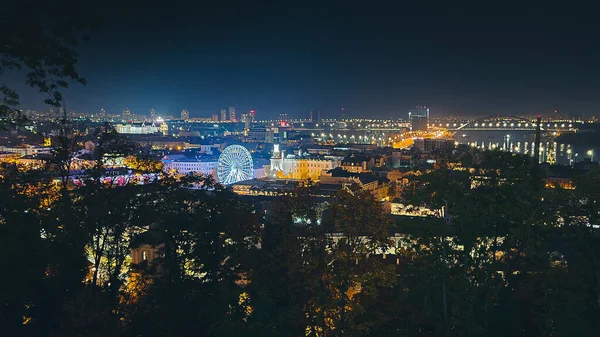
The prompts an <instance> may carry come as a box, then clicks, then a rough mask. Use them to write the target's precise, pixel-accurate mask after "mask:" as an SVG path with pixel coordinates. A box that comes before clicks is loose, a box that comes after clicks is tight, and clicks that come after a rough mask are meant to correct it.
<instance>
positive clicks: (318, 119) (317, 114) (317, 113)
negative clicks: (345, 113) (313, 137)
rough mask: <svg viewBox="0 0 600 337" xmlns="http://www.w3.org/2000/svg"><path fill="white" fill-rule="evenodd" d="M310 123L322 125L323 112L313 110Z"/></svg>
mask: <svg viewBox="0 0 600 337" xmlns="http://www.w3.org/2000/svg"><path fill="white" fill-rule="evenodd" d="M310 121H311V122H315V123H317V124H319V123H321V111H315V110H312V111H311V112H310Z"/></svg>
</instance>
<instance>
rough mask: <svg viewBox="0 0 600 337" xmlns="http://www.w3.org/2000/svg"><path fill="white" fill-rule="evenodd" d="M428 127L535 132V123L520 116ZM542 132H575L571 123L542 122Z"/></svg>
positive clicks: (496, 117)
mask: <svg viewBox="0 0 600 337" xmlns="http://www.w3.org/2000/svg"><path fill="white" fill-rule="evenodd" d="M430 126H439V127H445V128H448V130H449V131H453V132H458V131H535V128H536V122H535V121H533V120H530V119H527V118H525V117H521V116H512V115H499V116H489V117H483V118H479V119H474V120H470V121H460V122H452V123H434V124H430ZM541 129H542V131H546V132H560V133H564V132H575V131H576V128H574V126H573V124H572V123H569V122H562V121H561V122H554V121H542V122H541Z"/></svg>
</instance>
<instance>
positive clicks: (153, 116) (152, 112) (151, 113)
mask: <svg viewBox="0 0 600 337" xmlns="http://www.w3.org/2000/svg"><path fill="white" fill-rule="evenodd" d="M155 118H156V111H154V108H151V109H150V119H152V120H154V119H155Z"/></svg>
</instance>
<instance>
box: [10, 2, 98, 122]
mask: <svg viewBox="0 0 600 337" xmlns="http://www.w3.org/2000/svg"><path fill="white" fill-rule="evenodd" d="M86 13H88V12H87V11H85V10H83V7H82V5H81V4H79V3H76V2H67V1H54V2H44V3H39V2H36V1H8V2H4V3H3V8H2V11H0V15H1V16H0V20H1V21H2V23H3V27H4V31H3V34H1V35H0V76H3V75H5V74H6V72H7V71H19V70H24V71H26V75H25V83H26V84H27V85H29V86H31V87H35V88H38V89H39V91H40V92H42V93H43V94H46V95H47V98H46V99H45V101H44V102H45V103H46V104H49V105H50V106H53V107H60V106H61V104H62V100H63V96H62V94H61V92H60V90H61V89H65V88H67V87H68V86H69V82H68V81H69V80H70V81H73V82H77V83H80V84H85V83H86V81H85V79H84V78H83V77H81V76H80V75H79V73H78V72H77V70H76V65H77V56H78V55H77V53H76V52H75V49H74V47H75V46H76V45H77V42H78V41H80V40H82V38H84V37H85V36H84V34H82V32H83V31H85V27H88V24H89V21H88V22H86V21H87V20H86V19H88V18H87V16H86V15H85V14H86ZM0 78H2V77H0ZM0 95H1V96H0V97H1V98H0V122H2V124H0V126H1V127H6V126H7V125H10V124H16V123H18V122H20V121H22V119H23V116H22V115H20V113H19V110H18V109H17V106H18V104H19V95H18V93H17V92H16V91H15V90H14V89H12V88H11V87H10V86H9V85H8V84H7V83H5V81H4V80H2V82H0Z"/></svg>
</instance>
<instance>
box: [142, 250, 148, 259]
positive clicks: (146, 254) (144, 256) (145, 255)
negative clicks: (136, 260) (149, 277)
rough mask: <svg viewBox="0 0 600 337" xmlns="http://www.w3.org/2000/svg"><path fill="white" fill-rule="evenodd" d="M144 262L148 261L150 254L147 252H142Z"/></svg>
mask: <svg viewBox="0 0 600 337" xmlns="http://www.w3.org/2000/svg"><path fill="white" fill-rule="evenodd" d="M142 261H148V253H146V251H143V252H142Z"/></svg>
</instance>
